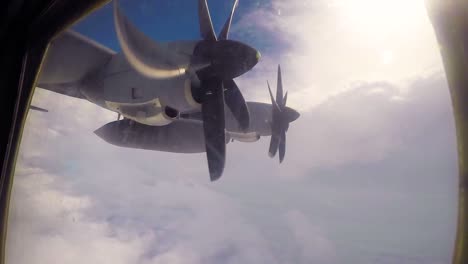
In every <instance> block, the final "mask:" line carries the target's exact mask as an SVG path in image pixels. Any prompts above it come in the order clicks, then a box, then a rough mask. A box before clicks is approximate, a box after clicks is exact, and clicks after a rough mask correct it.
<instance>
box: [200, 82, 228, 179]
mask: <svg viewBox="0 0 468 264" xmlns="http://www.w3.org/2000/svg"><path fill="white" fill-rule="evenodd" d="M201 86H202V89H204V91H205V94H204V98H203V103H202V116H203V129H204V132H205V147H206V156H207V159H208V169H209V171H210V179H211V181H215V180H217V179H219V178H220V177H221V175H222V174H223V170H224V163H225V157H226V137H225V131H224V129H225V120H224V91H223V83H222V81H221V80H218V79H207V80H203V81H202V83H201Z"/></svg>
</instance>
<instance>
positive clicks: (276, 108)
mask: <svg viewBox="0 0 468 264" xmlns="http://www.w3.org/2000/svg"><path fill="white" fill-rule="evenodd" d="M267 85H268V92H270V99H271V105H272V106H273V113H274V112H275V110H276V111H279V112H281V110H280V108H279V106H278V104H277V103H276V101H275V98H273V93H272V92H271V88H270V83H268V81H267Z"/></svg>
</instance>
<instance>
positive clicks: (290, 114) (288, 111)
mask: <svg viewBox="0 0 468 264" xmlns="http://www.w3.org/2000/svg"><path fill="white" fill-rule="evenodd" d="M284 115H285V119H286V120H287V121H288V123H291V122H294V121H296V119H298V118H299V116H301V115H300V114H299V112H297V111H296V110H294V109H292V108H290V107H287V106H286V107H285V109H284Z"/></svg>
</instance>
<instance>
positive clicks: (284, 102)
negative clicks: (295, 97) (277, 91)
mask: <svg viewBox="0 0 468 264" xmlns="http://www.w3.org/2000/svg"><path fill="white" fill-rule="evenodd" d="M287 101H288V92H286V93H285V94H284V98H283V109H284V108H285V107H286V102H287Z"/></svg>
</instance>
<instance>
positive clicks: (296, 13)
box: [233, 0, 442, 111]
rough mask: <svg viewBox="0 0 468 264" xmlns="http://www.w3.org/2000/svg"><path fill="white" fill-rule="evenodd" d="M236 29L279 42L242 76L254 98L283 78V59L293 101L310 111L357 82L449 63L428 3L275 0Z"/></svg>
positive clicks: (402, 77) (398, 78) (397, 77)
mask: <svg viewBox="0 0 468 264" xmlns="http://www.w3.org/2000/svg"><path fill="white" fill-rule="evenodd" d="M279 10H281V14H279V13H278V11H279ZM233 31H234V32H235V34H238V35H239V36H240V37H246V38H247V37H248V39H252V38H253V39H254V41H255V38H256V36H257V38H264V35H265V34H269V35H271V38H272V40H273V42H274V43H275V44H276V45H277V46H279V47H277V48H276V49H273V48H271V47H269V46H266V47H264V48H265V49H266V51H265V52H263V57H262V60H261V61H260V63H259V64H258V65H257V66H256V67H255V68H254V70H253V72H252V73H249V74H247V75H246V76H244V77H243V78H240V80H239V82H240V84H241V85H240V87H242V89H243V91H244V92H245V93H246V94H247V95H248V96H247V97H248V98H249V99H252V100H258V99H260V100H268V93H267V92H266V91H267V90H266V85H265V81H266V79H269V80H270V81H273V80H274V79H276V72H275V71H276V65H277V64H281V65H282V69H283V72H284V74H283V83H284V87H285V89H288V90H290V100H289V104H288V105H290V106H292V107H294V108H297V109H299V110H303V111H304V110H308V109H310V108H311V107H313V106H314V105H316V104H318V103H320V102H323V101H324V100H325V99H326V98H327V97H329V96H330V95H332V94H336V93H337V92H341V91H344V90H346V89H347V88H349V87H348V84H349V83H350V82H354V81H359V80H365V81H370V82H372V81H381V80H385V81H390V82H392V83H395V82H405V81H406V80H407V79H408V78H413V77H414V76H419V75H420V74H423V73H426V72H427V71H428V70H430V71H434V70H436V71H439V70H440V69H441V68H442V64H441V61H440V55H439V50H438V48H437V43H436V40H435V36H434V33H433V30H432V27H431V25H430V23H429V19H428V17H427V15H426V11H425V6H424V1H422V0H412V1H386V0H381V1H369V0H337V1H313V0H307V1H303V0H297V1H287V2H285V1H273V2H272V3H271V5H266V6H263V7H262V6H261V7H259V8H258V9H253V10H252V11H251V12H250V13H249V14H247V15H244V16H243V17H242V19H241V20H240V21H239V22H238V23H237V24H235V25H234V26H233ZM251 31H255V32H261V34H260V33H259V34H257V35H255V34H250V33H249V32H251ZM246 32H247V33H246ZM246 34H247V35H246ZM399 86H400V85H399Z"/></svg>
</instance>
